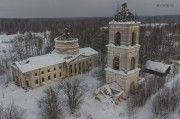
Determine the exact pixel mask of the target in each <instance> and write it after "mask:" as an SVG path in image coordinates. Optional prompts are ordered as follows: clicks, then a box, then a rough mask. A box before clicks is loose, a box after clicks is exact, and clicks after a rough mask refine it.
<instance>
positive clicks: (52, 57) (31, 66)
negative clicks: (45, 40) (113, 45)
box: [15, 47, 98, 73]
mask: <svg viewBox="0 0 180 119" xmlns="http://www.w3.org/2000/svg"><path fill="white" fill-rule="evenodd" d="M95 54H98V52H97V51H95V50H94V49H92V48H90V47H87V48H81V49H79V53H78V54H77V55H67V54H58V53H56V52H52V53H49V54H46V55H42V56H36V57H30V58H28V59H26V60H23V61H16V62H15V64H16V66H17V67H18V69H19V70H20V71H21V72H22V73H25V72H29V71H32V70H36V69H40V68H44V67H48V66H52V65H56V64H61V63H64V62H68V63H69V62H71V61H72V60H74V59H76V58H77V57H78V56H80V55H83V56H91V55H95ZM69 56H71V57H70V58H67V57H69Z"/></svg>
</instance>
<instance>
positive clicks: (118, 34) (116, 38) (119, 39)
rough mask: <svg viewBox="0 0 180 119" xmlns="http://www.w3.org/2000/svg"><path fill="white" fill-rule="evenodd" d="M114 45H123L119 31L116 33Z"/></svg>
mask: <svg viewBox="0 0 180 119" xmlns="http://www.w3.org/2000/svg"><path fill="white" fill-rule="evenodd" d="M114 45H115V46H120V45H121V34H120V33H119V32H117V33H116V35H115V40H114Z"/></svg>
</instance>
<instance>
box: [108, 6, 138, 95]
mask: <svg viewBox="0 0 180 119" xmlns="http://www.w3.org/2000/svg"><path fill="white" fill-rule="evenodd" d="M139 27H140V22H137V21H136V18H135V16H134V15H133V14H132V13H131V12H129V10H128V9H127V4H126V3H124V4H123V5H122V9H121V10H120V11H119V12H118V13H117V14H116V15H115V17H114V20H113V21H111V22H109V44H108V45H106V46H107V49H108V51H107V67H106V68H105V71H106V83H107V84H109V83H112V82H116V83H118V84H119V86H120V87H121V89H122V90H123V91H124V93H123V97H124V98H126V97H127V96H128V95H129V93H130V92H133V91H134V90H135V89H136V88H137V86H138V80H139V71H140V69H139V68H138V65H139V49H140V45H139Z"/></svg>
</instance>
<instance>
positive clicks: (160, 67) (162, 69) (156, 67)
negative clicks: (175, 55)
mask: <svg viewBox="0 0 180 119" xmlns="http://www.w3.org/2000/svg"><path fill="white" fill-rule="evenodd" d="M145 68H146V69H148V70H152V71H156V72H159V73H163V74H164V73H166V71H167V70H168V68H170V65H167V64H164V63H161V62H154V61H151V60H148V61H147V62H146V65H145Z"/></svg>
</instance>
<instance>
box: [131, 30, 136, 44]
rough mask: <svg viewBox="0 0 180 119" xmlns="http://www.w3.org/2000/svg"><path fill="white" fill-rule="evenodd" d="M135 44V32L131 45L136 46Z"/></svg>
mask: <svg viewBox="0 0 180 119" xmlns="http://www.w3.org/2000/svg"><path fill="white" fill-rule="evenodd" d="M135 44H136V34H135V33H134V32H133V33H132V42H131V45H132V46H134V45H135Z"/></svg>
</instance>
